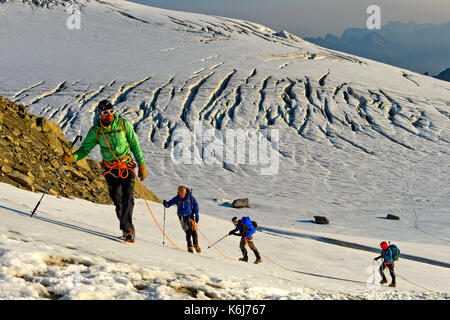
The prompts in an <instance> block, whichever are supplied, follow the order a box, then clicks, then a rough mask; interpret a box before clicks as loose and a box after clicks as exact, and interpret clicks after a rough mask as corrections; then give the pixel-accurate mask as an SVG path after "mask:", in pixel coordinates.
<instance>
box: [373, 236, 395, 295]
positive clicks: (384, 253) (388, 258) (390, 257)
mask: <svg viewBox="0 0 450 320" xmlns="http://www.w3.org/2000/svg"><path fill="white" fill-rule="evenodd" d="M380 247H381V249H382V250H381V255H379V256H378V257H376V258H375V259H374V260H376V261H378V259H380V258H383V262H382V263H381V266H380V269H379V272H380V275H381V281H380V284H385V283H387V279H386V276H385V275H384V269H386V268H388V269H389V273H390V275H391V278H392V281H391V284H390V285H389V287H393V288H395V286H396V283H395V272H394V262H395V261H397V260H398V257H399V255H400V250H399V249H398V247H397V246H396V245H395V244H388V243H387V242H386V241H383V242H381V243H380Z"/></svg>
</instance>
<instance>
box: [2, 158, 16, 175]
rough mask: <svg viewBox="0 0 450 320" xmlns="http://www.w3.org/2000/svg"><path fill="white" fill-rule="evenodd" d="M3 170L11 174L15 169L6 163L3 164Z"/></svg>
mask: <svg viewBox="0 0 450 320" xmlns="http://www.w3.org/2000/svg"><path fill="white" fill-rule="evenodd" d="M5 162H6V161H5ZM1 170H2V172H3V173H6V174H9V173H11V172H12V171H13V169H12V168H11V167H10V166H8V165H6V164H3V165H2V168H1Z"/></svg>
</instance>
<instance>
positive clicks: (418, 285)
mask: <svg viewBox="0 0 450 320" xmlns="http://www.w3.org/2000/svg"><path fill="white" fill-rule="evenodd" d="M376 261H377V263H378V264H379V265H380V266H381V263H380V262H378V260H376ZM385 268H386V267H385ZM394 274H395V276H396V277H399V278H401V279H403V280H405V281H406V282H409V283H411V284H413V285H415V286H416V287H419V288H422V289H425V290H427V291H430V292H434V293H438V292H437V291H434V290H431V289H428V288H425V287H422V286H421V285H420V284H417V283H414V282H412V281H410V280H408V279H406V278H404V277H402V276H401V275H399V274H398V273H397V272H394Z"/></svg>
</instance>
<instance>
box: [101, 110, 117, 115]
mask: <svg viewBox="0 0 450 320" xmlns="http://www.w3.org/2000/svg"><path fill="white" fill-rule="evenodd" d="M111 113H114V110H113V109H111V110H104V111H102V112H100V114H103V115H105V116H107V115H108V114H111Z"/></svg>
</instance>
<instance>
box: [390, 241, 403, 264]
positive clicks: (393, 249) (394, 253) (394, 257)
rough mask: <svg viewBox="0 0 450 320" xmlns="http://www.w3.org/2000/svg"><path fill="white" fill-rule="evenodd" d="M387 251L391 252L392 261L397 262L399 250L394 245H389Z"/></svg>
mask: <svg viewBox="0 0 450 320" xmlns="http://www.w3.org/2000/svg"><path fill="white" fill-rule="evenodd" d="M388 249H390V250H391V253H392V260H393V261H397V260H398V257H399V256H400V249H399V248H398V247H397V246H396V245H395V244H391V245H389V247H388Z"/></svg>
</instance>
